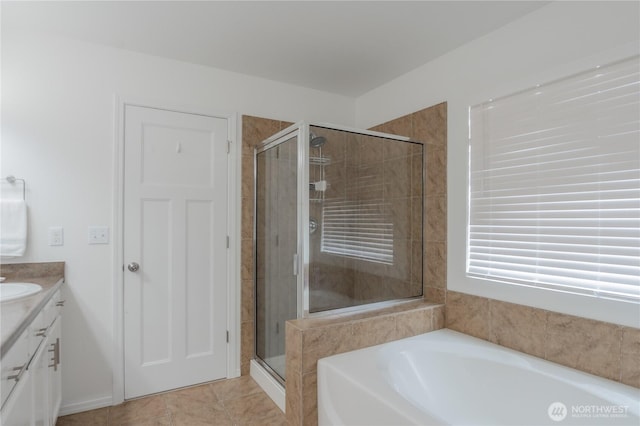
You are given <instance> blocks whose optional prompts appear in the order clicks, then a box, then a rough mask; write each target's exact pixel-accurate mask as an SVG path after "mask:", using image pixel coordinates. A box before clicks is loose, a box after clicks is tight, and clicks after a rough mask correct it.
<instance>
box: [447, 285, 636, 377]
mask: <svg viewBox="0 0 640 426" xmlns="http://www.w3.org/2000/svg"><path fill="white" fill-rule="evenodd" d="M445 316H446V328H450V329H452V330H456V331H460V332H462V333H465V334H469V335H471V336H474V337H478V338H480V339H484V340H488V341H490V342H493V343H497V344H499V345H502V346H505V347H508V348H511V349H515V350H517V351H520V352H524V353H526V354H529V355H534V356H537V357H540V358H543V359H546V360H549V361H553V362H556V363H558V364H562V365H566V366H568V367H572V368H575V369H577V370H581V371H585V372H587V373H591V374H595V375H597V376H601V377H605V378H607V379H611V380H615V381H618V382H622V383H624V384H626V385H630V386H635V387H637V388H640V329H637V328H632V327H624V326H621V325H616V324H610V323H606V322H602V321H596V320H591V319H586V318H581V317H576V316H571V315H565V314H560V313H556V312H551V311H547V310H544V309H538V308H532V307H529V306H523V305H517V304H514V303H507V302H501V301H498V300H494V299H488V298H484V297H478V296H472V295H469V294H464V293H458V292H454V291H449V292H448V293H447V304H446V315H445Z"/></svg>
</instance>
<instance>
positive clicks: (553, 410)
mask: <svg viewBox="0 0 640 426" xmlns="http://www.w3.org/2000/svg"><path fill="white" fill-rule="evenodd" d="M547 414H549V418H550V419H551V420H553V421H554V422H561V421H562V420H564V418H565V417H567V406H566V405H564V404H563V403H562V402H554V403H552V404H551V405H549V408H548V409H547Z"/></svg>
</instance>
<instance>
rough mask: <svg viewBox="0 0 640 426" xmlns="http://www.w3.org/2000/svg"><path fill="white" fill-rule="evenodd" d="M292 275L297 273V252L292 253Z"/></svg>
mask: <svg viewBox="0 0 640 426" xmlns="http://www.w3.org/2000/svg"><path fill="white" fill-rule="evenodd" d="M293 275H295V276H297V275H298V254H296V253H294V255H293Z"/></svg>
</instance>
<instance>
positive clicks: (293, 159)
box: [255, 132, 298, 380]
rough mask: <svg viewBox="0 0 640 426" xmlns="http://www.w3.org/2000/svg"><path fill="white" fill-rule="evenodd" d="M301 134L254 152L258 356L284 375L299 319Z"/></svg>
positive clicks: (282, 377) (292, 135)
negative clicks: (288, 334) (288, 343)
mask: <svg viewBox="0 0 640 426" xmlns="http://www.w3.org/2000/svg"><path fill="white" fill-rule="evenodd" d="M297 139H298V138H297V132H295V133H292V134H289V135H286V136H284V137H282V138H280V139H279V140H277V141H274V142H273V143H272V144H269V145H267V146H266V147H263V148H261V151H260V150H259V151H258V152H257V154H256V160H255V161H256V215H255V220H256V226H255V239H256V241H255V247H256V253H255V256H256V263H255V265H256V271H255V273H256V357H257V358H258V359H259V360H261V361H262V363H263V364H266V366H268V367H269V368H270V369H271V370H273V372H275V373H276V374H277V376H279V378H280V379H282V380H284V378H285V322H286V321H287V320H290V319H295V318H296V317H297V311H298V309H297V302H298V297H297V277H296V275H294V256H295V254H296V253H297V241H298V236H297V226H298V225H297V221H298V215H297V198H298V197H297V188H298V186H297V185H298V147H297Z"/></svg>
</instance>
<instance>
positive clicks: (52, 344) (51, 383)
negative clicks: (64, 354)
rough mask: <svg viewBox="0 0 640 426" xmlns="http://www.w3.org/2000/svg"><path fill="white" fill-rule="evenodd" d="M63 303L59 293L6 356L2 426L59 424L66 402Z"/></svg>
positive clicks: (4, 362) (3, 361)
mask: <svg viewBox="0 0 640 426" xmlns="http://www.w3.org/2000/svg"><path fill="white" fill-rule="evenodd" d="M63 304H64V301H62V300H61V297H60V291H59V290H58V291H57V292H56V293H55V294H54V295H53V297H52V298H51V299H50V300H49V302H47V304H46V305H45V307H44V308H43V309H42V311H41V312H40V313H39V314H38V315H37V317H36V318H35V319H34V320H33V322H32V323H31V324H30V325H29V326H28V327H27V329H26V330H25V331H24V333H23V334H22V335H21V337H20V338H19V339H18V341H16V343H14V344H13V346H12V347H11V349H10V350H9V352H7V354H6V355H5V356H4V357H3V359H2V395H3V396H2V399H3V405H2V412H1V414H2V415H1V420H0V425H1V426H54V425H55V423H56V419H57V417H58V412H59V410H60V403H61V401H62V392H61V383H62V381H61V370H60V344H61V343H60V342H61V340H60V338H61V331H60V329H61V327H60V323H61V320H62V318H61V316H60V314H61V308H62V305H63ZM5 365H6V366H7V367H6V368H5ZM5 370H6V371H5Z"/></svg>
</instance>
